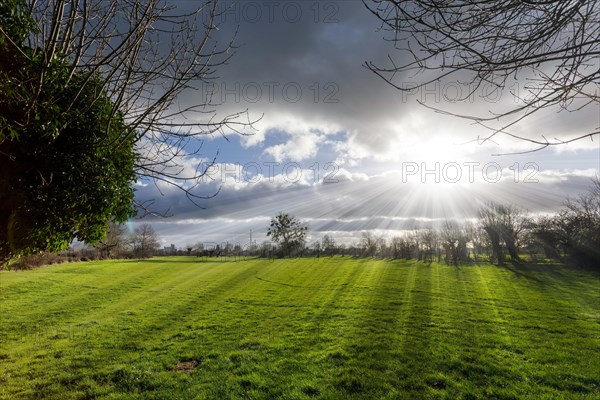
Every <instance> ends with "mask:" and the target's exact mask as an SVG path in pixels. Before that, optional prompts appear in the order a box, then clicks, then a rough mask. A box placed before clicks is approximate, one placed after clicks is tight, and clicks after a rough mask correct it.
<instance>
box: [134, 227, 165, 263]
mask: <svg viewBox="0 0 600 400" xmlns="http://www.w3.org/2000/svg"><path fill="white" fill-rule="evenodd" d="M129 242H130V244H131V248H132V250H133V255H134V256H136V257H141V258H146V257H151V256H152V255H153V254H154V252H155V251H156V250H158V248H159V243H158V236H157V234H156V231H155V230H154V228H152V225H150V224H141V225H140V226H138V227H137V228H135V230H134V231H133V234H132V235H131V236H130V238H129Z"/></svg>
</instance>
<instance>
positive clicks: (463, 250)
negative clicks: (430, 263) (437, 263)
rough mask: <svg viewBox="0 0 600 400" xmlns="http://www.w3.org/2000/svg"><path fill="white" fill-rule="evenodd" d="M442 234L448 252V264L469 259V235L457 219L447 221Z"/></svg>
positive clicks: (446, 258)
mask: <svg viewBox="0 0 600 400" xmlns="http://www.w3.org/2000/svg"><path fill="white" fill-rule="evenodd" d="M440 236H441V238H442V243H443V246H444V250H445V252H446V256H445V261H446V264H449V265H450V264H451V265H458V264H459V263H461V262H465V261H467V237H466V235H465V231H464V230H463V227H461V226H460V225H459V224H458V223H456V222H455V221H445V222H444V225H443V227H442V230H441V233H440Z"/></svg>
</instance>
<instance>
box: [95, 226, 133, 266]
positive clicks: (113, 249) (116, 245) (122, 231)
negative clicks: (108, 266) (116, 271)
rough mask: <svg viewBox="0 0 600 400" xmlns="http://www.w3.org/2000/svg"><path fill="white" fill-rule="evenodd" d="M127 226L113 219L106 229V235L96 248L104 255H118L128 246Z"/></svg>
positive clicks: (111, 256)
mask: <svg viewBox="0 0 600 400" xmlns="http://www.w3.org/2000/svg"><path fill="white" fill-rule="evenodd" d="M126 233H127V227H126V226H125V225H123V224H119V223H116V222H114V221H111V222H109V223H108V227H107V229H106V237H105V238H104V239H103V240H101V241H100V242H99V243H98V245H97V246H96V248H97V249H98V250H99V251H100V254H101V256H102V257H106V258H113V257H118V256H119V255H120V254H122V253H123V252H124V251H125V248H126V247H127V236H126Z"/></svg>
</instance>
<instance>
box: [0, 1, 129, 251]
mask: <svg viewBox="0 0 600 400" xmlns="http://www.w3.org/2000/svg"><path fill="white" fill-rule="evenodd" d="M2 12H5V10H2ZM22 18H23V17H22V16H21V15H20V14H17V15H16V20H17V21H20V20H21V19H22ZM3 19H5V20H6V19H7V16H6V15H3ZM6 26H8V28H9V31H14V29H11V26H10V24H7V25H6ZM22 37H23V36H22V35H21V33H20V31H18V30H17V33H15V36H14V37H13V38H9V37H6V36H5V37H2V38H1V39H0V50H1V51H2V53H3V54H7V55H8V56H7V57H6V58H2V61H0V91H1V92H2V93H3V96H2V98H1V99H0V166H1V168H0V261H4V260H7V259H9V258H12V257H15V256H19V255H22V254H31V253H34V252H38V251H43V250H46V251H58V250H61V249H64V248H65V247H66V246H68V244H69V243H70V242H71V241H73V239H75V238H78V239H80V240H82V241H88V242H96V241H98V240H100V239H101V238H102V237H103V236H104V232H105V229H106V224H107V223H108V221H109V220H111V219H115V220H117V221H124V220H126V219H127V218H129V217H130V216H131V215H132V214H133V210H132V201H133V189H132V188H131V184H132V182H133V181H134V180H135V173H134V163H135V159H136V153H135V151H134V148H133V143H134V140H135V135H132V134H131V132H130V130H129V129H128V128H127V126H126V125H125V123H124V119H123V116H122V114H120V113H117V114H116V115H115V116H111V113H112V112H113V103H112V101H111V100H110V98H109V97H108V94H107V92H106V91H105V90H104V87H103V83H102V80H100V79H99V78H98V77H97V76H96V75H90V74H88V73H85V72H84V71H74V73H73V75H72V76H69V70H68V69H67V68H65V64H64V62H63V61H62V60H60V59H56V60H53V61H52V62H51V63H49V65H50V66H51V68H49V69H48V71H46V72H47V73H43V75H44V76H43V80H42V84H41V85H39V83H40V81H39V75H40V74H42V72H41V70H40V63H42V59H41V58H40V57H43V54H42V53H38V54H36V53H35V51H34V49H31V48H26V47H21V48H20V50H21V51H22V52H17V51H16V50H15V47H14V46H15V45H17V44H18V42H17V41H18V40H22ZM24 105H30V106H29V107H24Z"/></svg>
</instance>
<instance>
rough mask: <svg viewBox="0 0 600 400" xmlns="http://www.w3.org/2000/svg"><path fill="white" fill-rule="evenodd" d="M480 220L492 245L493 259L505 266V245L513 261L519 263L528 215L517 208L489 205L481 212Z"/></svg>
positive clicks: (496, 204) (495, 204)
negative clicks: (521, 239) (521, 238)
mask: <svg viewBox="0 0 600 400" xmlns="http://www.w3.org/2000/svg"><path fill="white" fill-rule="evenodd" d="M479 219H480V222H481V226H482V227H483V229H484V230H485V232H486V233H487V234H488V237H489V240H490V243H491V245H492V258H493V259H494V260H496V261H497V262H498V264H499V265H504V263H505V259H504V253H503V249H502V243H504V244H505V245H506V248H507V250H508V253H509V254H510V258H511V261H513V262H518V261H519V260H520V259H519V240H520V237H521V234H522V233H523V231H524V229H525V227H526V226H527V221H528V217H527V215H526V213H525V212H524V211H523V210H521V209H520V208H518V207H515V206H511V205H505V204H498V203H488V204H487V205H486V206H485V207H483V208H482V209H480V210H479Z"/></svg>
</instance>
